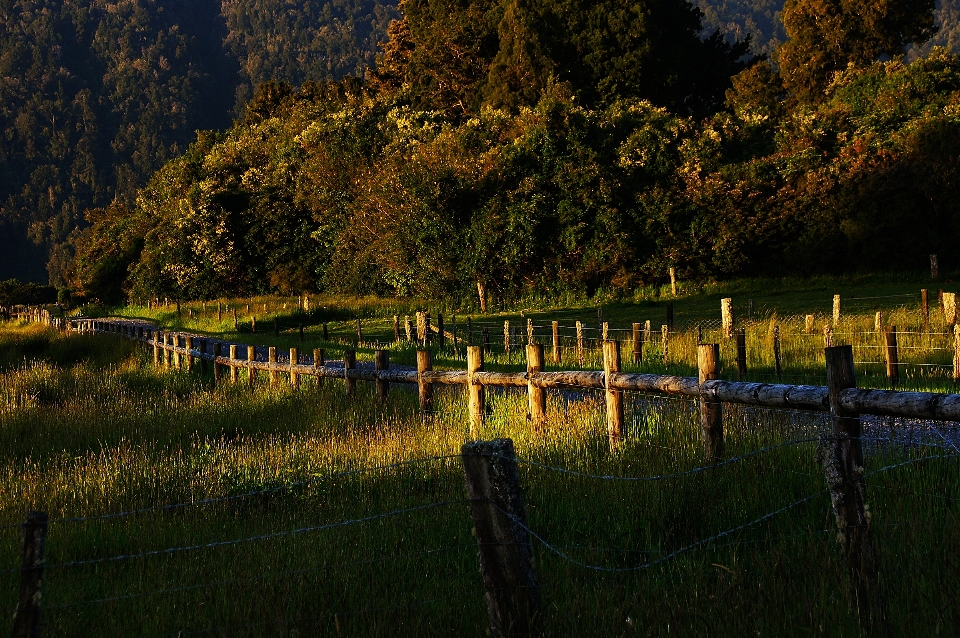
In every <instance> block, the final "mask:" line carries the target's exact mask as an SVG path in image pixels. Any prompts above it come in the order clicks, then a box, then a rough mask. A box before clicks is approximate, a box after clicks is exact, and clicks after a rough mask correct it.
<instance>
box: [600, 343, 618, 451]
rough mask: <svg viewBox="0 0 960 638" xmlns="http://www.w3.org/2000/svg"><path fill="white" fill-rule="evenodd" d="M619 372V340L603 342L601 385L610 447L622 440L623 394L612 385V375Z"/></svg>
mask: <svg viewBox="0 0 960 638" xmlns="http://www.w3.org/2000/svg"><path fill="white" fill-rule="evenodd" d="M617 372H620V342H619V341H604V342H603V386H604V394H605V396H606V403H607V435H608V436H609V437H610V447H615V446H616V445H617V444H619V443H620V441H622V440H623V396H622V393H621V392H620V390H617V389H615V388H614V387H613V384H612V382H611V381H612V377H613V375H614V374H616V373H617Z"/></svg>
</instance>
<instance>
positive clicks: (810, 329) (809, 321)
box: [807, 315, 816, 335]
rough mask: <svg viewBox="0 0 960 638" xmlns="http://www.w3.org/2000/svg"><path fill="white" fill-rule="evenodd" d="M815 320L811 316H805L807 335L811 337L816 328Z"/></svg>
mask: <svg viewBox="0 0 960 638" xmlns="http://www.w3.org/2000/svg"><path fill="white" fill-rule="evenodd" d="M815 321H816V320H815V318H814V316H813V315H807V334H808V335H812V334H813V331H814V329H815V328H816V326H815V325H814V322H815Z"/></svg>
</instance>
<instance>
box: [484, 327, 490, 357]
mask: <svg viewBox="0 0 960 638" xmlns="http://www.w3.org/2000/svg"><path fill="white" fill-rule="evenodd" d="M483 351H484V352H485V353H487V354H490V329H489V328H487V327H486V326H484V327H483Z"/></svg>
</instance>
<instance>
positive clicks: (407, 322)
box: [403, 315, 413, 343]
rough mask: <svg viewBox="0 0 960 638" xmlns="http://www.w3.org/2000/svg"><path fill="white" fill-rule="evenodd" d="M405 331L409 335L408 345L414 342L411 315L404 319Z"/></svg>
mask: <svg viewBox="0 0 960 638" xmlns="http://www.w3.org/2000/svg"><path fill="white" fill-rule="evenodd" d="M403 329H404V331H405V332H406V333H407V343H410V342H411V341H413V324H412V323H411V322H410V315H405V316H404V318H403Z"/></svg>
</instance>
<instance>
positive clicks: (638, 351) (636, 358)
mask: <svg viewBox="0 0 960 638" xmlns="http://www.w3.org/2000/svg"><path fill="white" fill-rule="evenodd" d="M641 361H643V337H642V336H641V333H640V324H639V323H635V324H633V363H634V365H640V362H641Z"/></svg>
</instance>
